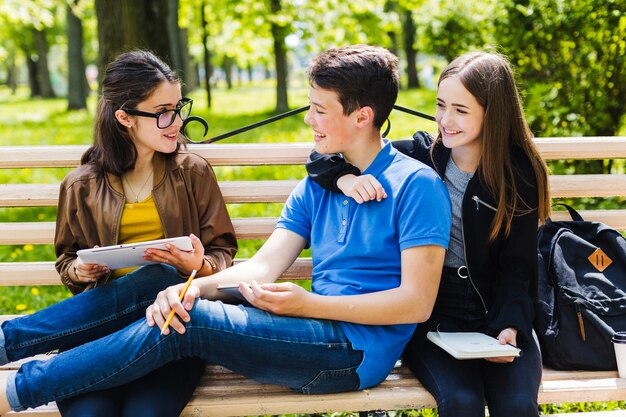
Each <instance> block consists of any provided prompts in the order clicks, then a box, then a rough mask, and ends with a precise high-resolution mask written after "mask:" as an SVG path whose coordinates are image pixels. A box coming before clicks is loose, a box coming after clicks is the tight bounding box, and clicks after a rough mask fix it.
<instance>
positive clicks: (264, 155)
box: [0, 136, 626, 168]
mask: <svg viewBox="0 0 626 417" xmlns="http://www.w3.org/2000/svg"><path fill="white" fill-rule="evenodd" d="M624 139H626V137H619V136H615V137H612V136H608V137H607V136H596V137H577V138H576V137H553V138H536V139H535V143H536V144H537V147H538V148H539V152H540V153H541V155H542V156H543V157H544V158H545V159H613V158H626V141H625V140H624ZM312 148H313V144H312V143H310V142H309V143H288V144H285V143H277V144H269V143H263V144H252V143H247V144H212V145H204V144H193V145H189V147H188V149H189V151H191V152H194V153H197V154H199V155H201V156H203V157H204V158H206V159H208V160H209V161H210V162H211V164H212V165H214V166H222V165H230V166H254V165H293V164H304V163H305V162H306V159H307V157H308V155H309V152H310V151H311V149H312ZM86 149H87V146H86V145H66V146H60V145H51V146H1V147H0V168H24V167H30V168H36V167H37V168H38V167H42V168H45V167H75V166H78V164H79V161H80V157H81V155H82V154H83V152H84V151H85V150H86Z"/></svg>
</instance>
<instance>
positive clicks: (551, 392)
mask: <svg viewBox="0 0 626 417" xmlns="http://www.w3.org/2000/svg"><path fill="white" fill-rule="evenodd" d="M14 368H15V367H14V366H10V365H7V366H5V367H3V368H2V369H3V370H4V371H6V370H8V369H14ZM625 396H626V380H624V379H619V378H617V372H615V371H608V372H592V371H580V372H578V371H555V370H551V369H547V368H544V373H543V381H542V385H541V387H540V390H539V403H540V404H547V403H562V402H571V401H572V400H573V399H574V398H575V399H576V401H577V402H578V401H580V402H586V401H613V400H615V401H617V400H622V399H623V398H624V397H625ZM425 407H435V401H434V399H433V398H432V396H431V395H430V394H429V393H428V392H427V391H426V390H424V389H423V387H422V385H421V384H420V383H419V381H417V380H416V379H415V378H414V377H413V376H412V375H411V373H410V372H409V371H408V370H407V368H406V367H404V366H397V367H396V368H395V369H394V370H393V371H392V372H391V373H390V375H389V376H388V377H387V379H386V380H385V381H384V382H383V383H381V384H380V385H378V386H376V387H374V388H371V389H367V390H363V391H359V392H350V393H340V394H330V395H301V394H297V393H295V392H293V391H291V390H289V389H286V388H283V387H278V386H275V385H270V384H262V383H258V382H255V381H252V380H249V379H246V378H244V377H242V376H240V375H238V374H235V373H232V372H230V371H229V370H226V369H224V368H223V367H221V366H216V365H208V366H207V371H206V373H205V375H204V377H203V380H202V383H201V385H200V386H199V387H198V388H197V389H196V392H195V393H194V395H193V397H192V399H191V401H190V403H189V405H188V406H187V407H186V408H185V410H184V411H183V414H181V415H182V416H187V417H191V416H197V415H198V413H201V414H202V415H211V416H232V415H253V414H255V413H257V414H256V415H258V414H259V413H262V414H286V413H322V412H332V411H336V410H345V411H367V410H376V409H383V410H401V409H420V408H425ZM29 413H33V414H29ZM17 415H20V416H58V415H59V414H58V412H56V413H55V409H54V405H49V406H46V407H40V408H37V409H36V410H28V411H26V412H23V413H18V414H17Z"/></svg>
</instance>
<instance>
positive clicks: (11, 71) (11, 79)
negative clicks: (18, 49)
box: [7, 50, 17, 94]
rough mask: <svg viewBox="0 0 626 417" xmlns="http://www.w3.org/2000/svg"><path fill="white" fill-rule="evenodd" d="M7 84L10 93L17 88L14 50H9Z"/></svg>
mask: <svg viewBox="0 0 626 417" xmlns="http://www.w3.org/2000/svg"><path fill="white" fill-rule="evenodd" d="M7 85H8V86H9V88H10V89H11V94H15V91H16V90H17V69H16V67H15V51H14V50H11V51H9V63H8V68H7Z"/></svg>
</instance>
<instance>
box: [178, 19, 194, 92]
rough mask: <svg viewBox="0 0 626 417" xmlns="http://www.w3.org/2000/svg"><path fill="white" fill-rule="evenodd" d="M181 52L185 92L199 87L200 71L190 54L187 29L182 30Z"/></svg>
mask: <svg viewBox="0 0 626 417" xmlns="http://www.w3.org/2000/svg"><path fill="white" fill-rule="evenodd" d="M180 45H181V46H180V52H181V54H182V55H181V56H182V63H183V73H182V75H181V77H182V79H183V82H184V85H183V92H188V91H192V90H195V89H196V88H197V87H198V72H197V69H196V63H195V62H193V61H192V59H191V57H190V56H189V36H188V34H187V29H181V30H180Z"/></svg>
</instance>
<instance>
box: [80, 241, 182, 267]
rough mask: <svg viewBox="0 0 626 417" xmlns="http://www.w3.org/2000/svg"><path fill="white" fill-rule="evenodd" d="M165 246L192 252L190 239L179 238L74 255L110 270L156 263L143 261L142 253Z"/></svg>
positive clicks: (106, 247) (95, 249)
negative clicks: (168, 245)
mask: <svg viewBox="0 0 626 417" xmlns="http://www.w3.org/2000/svg"><path fill="white" fill-rule="evenodd" d="M166 244H170V245H173V246H176V247H177V248H178V249H180V250H182V251H185V252H190V251H192V250H193V245H192V243H191V238H190V237H189V236H181V237H172V238H167V239H158V240H149V241H146V242H137V243H126V244H123V245H112V246H103V247H101V248H91V249H81V250H79V251H78V252H76V254H77V255H78V259H80V260H81V261H82V262H83V263H86V264H98V265H106V266H108V267H109V268H111V269H119V268H130V267H133V266H141V265H148V264H154V263H156V262H152V261H146V260H145V259H143V256H144V252H145V251H146V249H163V250H167V248H166V247H165V245H166Z"/></svg>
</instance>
